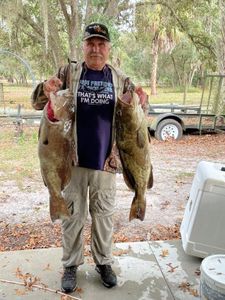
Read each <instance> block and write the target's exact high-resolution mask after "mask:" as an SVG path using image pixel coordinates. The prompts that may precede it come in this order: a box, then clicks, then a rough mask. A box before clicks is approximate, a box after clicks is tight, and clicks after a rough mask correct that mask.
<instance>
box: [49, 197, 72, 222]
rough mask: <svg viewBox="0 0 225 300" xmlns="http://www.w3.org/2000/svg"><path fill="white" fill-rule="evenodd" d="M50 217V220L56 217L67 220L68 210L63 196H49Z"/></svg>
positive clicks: (54, 219) (56, 218)
mask: <svg viewBox="0 0 225 300" xmlns="http://www.w3.org/2000/svg"><path fill="white" fill-rule="evenodd" d="M49 200H50V203H49V208H50V217H51V220H52V222H55V221H56V220H58V219H61V220H67V219H69V218H70V213H69V210H68V208H67V206H66V202H65V200H64V198H63V197H55V198H53V197H50V199H49Z"/></svg>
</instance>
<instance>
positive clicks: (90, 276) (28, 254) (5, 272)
mask: <svg viewBox="0 0 225 300" xmlns="http://www.w3.org/2000/svg"><path fill="white" fill-rule="evenodd" d="M163 250H168V251H167V252H165V251H164V252H165V253H168V255H166V256H164V257H162V253H163V252H162V251H163ZM61 256H62V250H61V249H60V248H50V249H40V250H23V251H13V252H12V251H11V252H2V253H0V279H6V280H11V281H16V282H23V279H22V276H25V274H27V273H29V274H30V277H31V278H32V279H34V278H35V277H38V278H39V281H38V282H37V284H38V285H41V284H43V285H46V286H47V287H49V288H51V289H53V290H57V289H59V288H60V281H61V276H62V266H61ZM114 256H115V264H114V266H113V268H114V270H115V272H116V273H117V276H118V286H117V287H115V288H112V289H107V288H105V287H104V286H103V285H102V283H101V281H100V276H99V274H98V273H97V272H96V271H95V269H94V268H95V265H94V263H93V260H92V259H91V257H90V256H88V257H86V261H85V264H84V265H82V266H80V267H79V270H78V289H77V291H76V292H75V293H73V294H72V296H74V297H77V298H79V299H82V300H97V299H98V300H105V298H106V297H107V300H115V299H116V300H120V299H121V300H122V299H123V300H126V299H129V300H134V299H135V300H137V299H138V300H174V299H184V300H186V299H187V300H189V299H198V297H195V296H194V295H191V294H190V291H186V292H184V291H182V289H180V288H179V284H180V283H182V282H183V281H185V280H187V281H188V282H189V283H190V284H193V285H191V287H190V288H193V289H194V288H196V289H197V288H198V284H199V279H198V278H196V277H197V275H196V276H195V273H194V271H195V270H196V269H197V268H198V267H199V265H200V261H199V260H195V259H194V260H193V258H192V257H190V256H187V255H185V253H182V247H181V243H180V241H171V242H150V243H148V242H137V243H119V244H116V245H115V249H114ZM170 264H171V265H170ZM176 266H177V268H175V270H174V272H169V271H170V270H171V268H172V267H176ZM19 275H20V277H21V278H18V276H19ZM189 290H190V289H189ZM60 297H61V296H60V295H58V294H55V293H51V292H45V291H42V290H39V289H35V288H33V289H31V290H28V289H27V288H25V287H24V286H19V285H15V284H10V283H2V282H0V300H5V299H7V300H14V299H17V300H18V299H24V300H25V299H38V300H40V299H41V300H56V299H61V298H60Z"/></svg>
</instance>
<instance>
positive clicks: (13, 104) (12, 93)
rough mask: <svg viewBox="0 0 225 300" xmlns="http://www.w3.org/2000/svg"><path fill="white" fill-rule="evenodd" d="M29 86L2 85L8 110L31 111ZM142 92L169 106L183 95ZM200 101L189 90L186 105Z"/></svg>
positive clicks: (179, 101) (0, 105)
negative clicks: (20, 109)
mask: <svg viewBox="0 0 225 300" xmlns="http://www.w3.org/2000/svg"><path fill="white" fill-rule="evenodd" d="M32 90H33V89H32V87H31V86H28V87H26V86H16V85H10V84H8V83H4V84H3V91H4V101H5V105H6V106H7V107H10V108H17V107H18V104H21V105H22V106H23V108H25V109H32V107H31V102H30V97H31V94H32ZM144 90H145V91H146V93H147V94H148V95H149V101H150V103H151V104H159V103H160V104H170V103H177V104H182V103H183V97H184V93H183V91H182V90H181V89H180V88H174V89H172V88H158V89H157V95H156V96H151V91H150V88H149V87H144ZM200 99H201V90H200V89H197V88H191V89H189V91H188V93H187V98H186V104H195V105H197V104H199V103H200ZM3 107H4V104H3V102H2V101H1V99H0V108H3Z"/></svg>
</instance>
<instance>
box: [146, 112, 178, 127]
mask: <svg viewBox="0 0 225 300" xmlns="http://www.w3.org/2000/svg"><path fill="white" fill-rule="evenodd" d="M165 119H174V120H176V121H177V122H179V123H180V125H181V127H182V129H183V130H184V122H183V120H182V119H181V118H180V117H179V116H177V115H175V114H173V113H164V114H160V115H159V116H158V117H157V118H155V119H154V121H153V122H152V123H151V126H150V127H151V130H153V131H155V130H156V128H157V126H158V124H159V123H160V122H161V121H163V120H165Z"/></svg>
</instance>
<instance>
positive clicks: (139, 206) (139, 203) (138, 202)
mask: <svg viewBox="0 0 225 300" xmlns="http://www.w3.org/2000/svg"><path fill="white" fill-rule="evenodd" d="M145 208H146V201H145V199H144V198H143V197H142V196H139V197H138V196H137V195H136V194H135V196H134V199H133V202H132V204H131V208H130V216H129V221H132V220H133V219H139V220H141V221H143V220H144V217H145Z"/></svg>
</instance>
